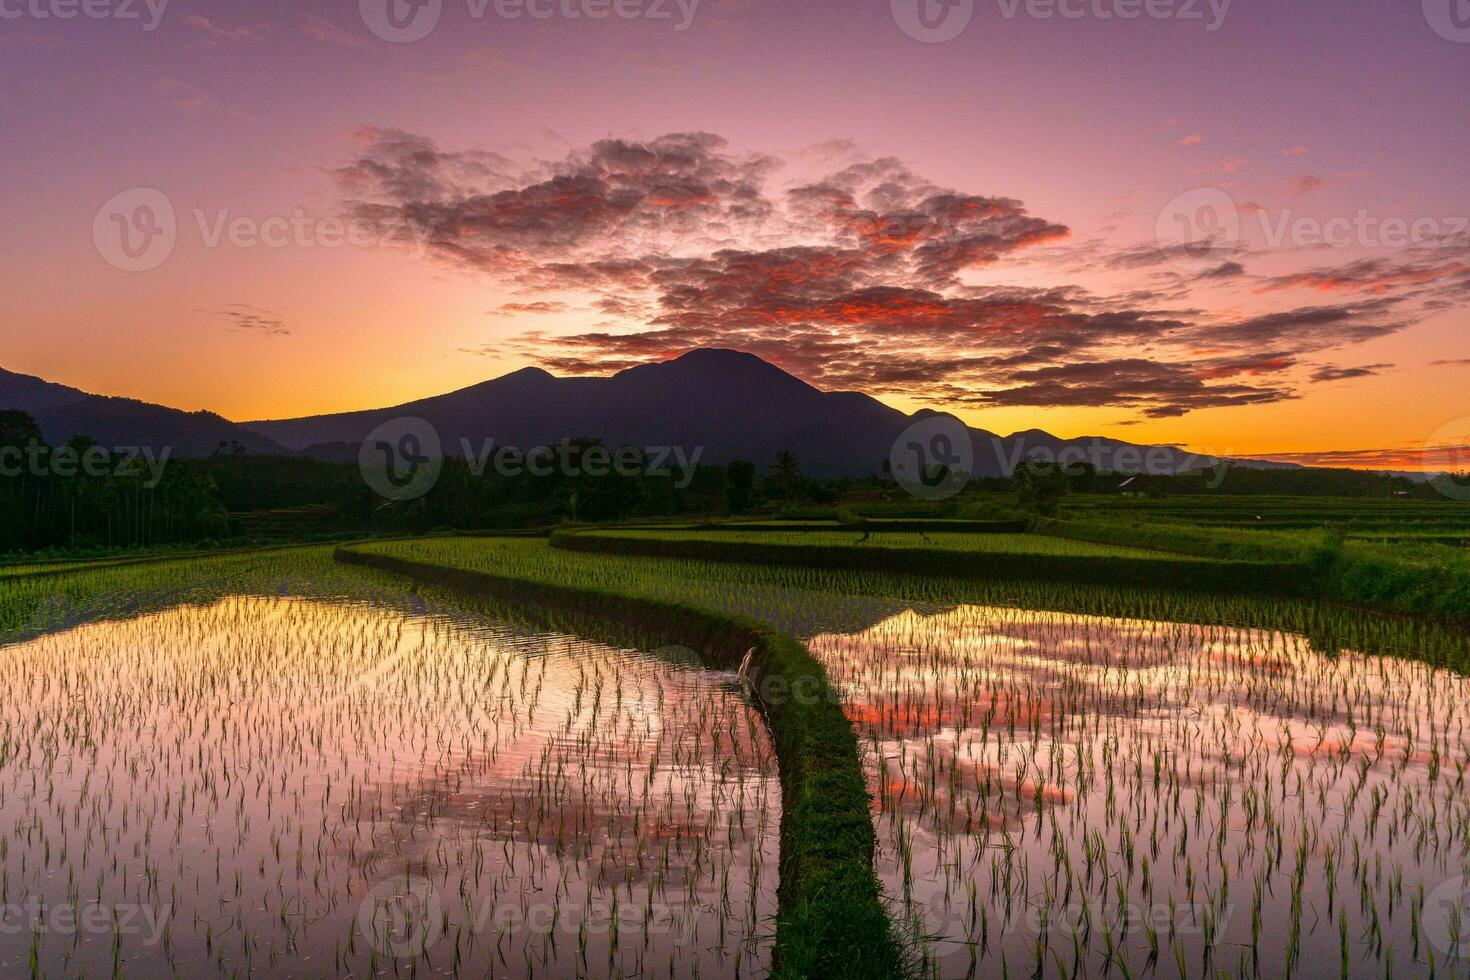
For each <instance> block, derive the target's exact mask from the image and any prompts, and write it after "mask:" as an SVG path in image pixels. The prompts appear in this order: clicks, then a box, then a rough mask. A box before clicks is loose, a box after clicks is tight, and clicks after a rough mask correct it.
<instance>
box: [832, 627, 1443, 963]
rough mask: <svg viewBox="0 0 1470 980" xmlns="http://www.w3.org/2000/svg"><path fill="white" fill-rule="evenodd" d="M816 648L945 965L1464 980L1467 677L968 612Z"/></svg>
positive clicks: (883, 852)
mask: <svg viewBox="0 0 1470 980" xmlns="http://www.w3.org/2000/svg"><path fill="white" fill-rule="evenodd" d="M809 646H810V647H811V649H812V650H813V652H814V653H815V654H816V655H817V656H818V657H820V658H821V659H822V660H823V662H824V663H825V664H826V666H827V668H828V671H829V673H830V674H831V676H832V677H833V680H834V683H835V684H837V686H838V687H839V689H840V690H841V691H842V692H843V693H844V697H845V699H846V701H847V710H848V713H849V716H850V717H851V718H852V720H853V722H854V725H855V726H856V727H857V729H858V731H859V733H860V738H861V739H862V741H863V743H864V746H865V751H866V757H867V770H868V774H869V782H870V791H871V794H872V797H873V806H874V820H875V825H876V827H877V829H878V839H879V843H880V850H879V855H878V862H877V863H878V871H879V874H880V877H881V878H882V880H883V882H884V885H885V888H886V890H887V891H888V893H889V895H890V896H891V897H892V899H893V900H894V901H895V903H896V904H897V906H898V909H899V911H900V914H902V915H903V916H905V917H907V918H908V919H910V920H912V921H914V922H916V923H917V924H918V926H919V929H920V931H921V933H922V935H923V937H924V939H925V943H926V955H927V965H926V972H929V973H931V974H932V975H935V976H971V975H975V974H976V972H977V971H984V972H994V971H1001V970H1002V969H1004V968H1005V967H1010V966H1014V965H1016V964H1029V965H1028V966H1027V967H1026V969H1027V970H1028V971H1029V972H1031V973H1032V974H1033V975H1042V974H1043V973H1055V974H1057V975H1103V974H1106V973H1108V972H1110V971H1113V970H1117V971H1118V972H1119V973H1120V975H1122V976H1138V975H1143V974H1145V973H1149V972H1152V971H1155V970H1158V969H1160V968H1162V967H1161V961H1162V960H1164V959H1165V958H1168V959H1171V960H1173V963H1174V965H1176V966H1177V968H1178V970H1179V973H1180V975H1181V976H1203V975H1216V974H1220V975H1227V976H1248V977H1255V976H1287V975H1293V974H1295V975H1303V976H1316V975H1324V972H1323V971H1325V970H1326V969H1327V968H1328V967H1327V965H1328V964H1333V969H1334V971H1336V970H1338V969H1340V970H1341V971H1342V973H1343V975H1353V976H1367V975H1388V976H1392V975H1395V970H1396V969H1397V970H1400V971H1403V970H1409V971H1411V972H1423V971H1425V970H1427V969H1428V963H1429V956H1430V955H1436V956H1438V968H1439V969H1440V971H1442V973H1444V974H1445V975H1464V974H1465V973H1466V971H1467V970H1470V959H1467V958H1465V955H1464V954H1465V953H1466V952H1470V949H1467V948H1465V947H1462V946H1460V945H1459V943H1458V942H1457V941H1454V940H1453V939H1452V938H1450V934H1449V933H1448V932H1447V927H1446V919H1445V917H1444V914H1443V911H1442V910H1441V909H1427V908H1426V904H1425V897H1424V896H1425V894H1426V893H1428V894H1430V895H1435V894H1443V893H1444V890H1445V888H1446V887H1449V888H1450V889H1451V890H1453V889H1454V888H1455V887H1456V884H1457V883H1459V884H1460V885H1461V887H1462V886H1463V882H1464V881H1465V880H1466V879H1465V878H1464V877H1463V876H1465V875H1467V874H1470V795H1467V792H1466V790H1467V787H1466V785H1465V782H1464V773H1465V771H1466V767H1467V765H1470V727H1467V724H1466V719H1465V715H1464V711H1463V706H1464V705H1465V704H1466V698H1467V696H1470V681H1467V680H1466V679H1465V678H1464V677H1461V676H1459V675H1455V674H1451V673H1449V672H1447V671H1444V670H1442V669H1437V668H1434V667H1431V666H1429V665H1426V664H1424V663H1417V662H1413V661H1407V660H1399V659H1394V658H1387V657H1369V656H1363V655H1360V654H1356V653H1339V654H1337V655H1335V656H1327V655H1324V654H1323V653H1322V652H1320V651H1318V650H1316V649H1315V648H1314V647H1313V646H1312V644H1311V642H1310V641H1308V640H1306V639H1305V638H1303V637H1300V636H1293V635H1291V634H1286V633H1280V632H1275V631H1269V630H1259V629H1250V628H1235V627H1220V626H1201V625H1190V624H1185V623H1175V622H1160V621H1147V620H1136V619H1115V618H1102V617H1094V616H1083V615H1076V614H1065V613H1061V614H1059V613H1047V612H1036V611H1026V610H1019V609H1007V608H997V607H984V606H971V605H962V606H958V607H953V608H950V609H948V610H943V611H938V612H933V613H930V614H924V613H921V612H917V611H913V610H908V611H905V612H902V613H899V614H897V615H894V616H891V617H889V618H887V619H884V620H883V621H881V622H879V623H877V624H875V625H873V626H871V627H869V628H867V629H863V630H858V631H850V632H825V633H821V634H818V635H815V636H812V637H811V638H810V640H809ZM1437 889H1438V892H1437V891H1436V890H1437ZM1459 894H1460V893H1459V892H1456V893H1455V895H1456V897H1458V896H1459ZM1430 913H1432V914H1433V917H1434V919H1435V926H1434V929H1435V930H1437V931H1436V933H1435V934H1434V936H1433V939H1432V941H1424V940H1423V938H1422V937H1421V933H1420V925H1419V924H1420V923H1421V922H1423V921H1424V917H1425V916H1426V915H1427V914H1430ZM1059 950H1060V951H1061V953H1062V955H1061V956H1060V958H1057V957H1053V956H1052V955H1051V953H1052V952H1057V951H1059ZM1450 954H1459V955H1458V956H1454V955H1450Z"/></svg>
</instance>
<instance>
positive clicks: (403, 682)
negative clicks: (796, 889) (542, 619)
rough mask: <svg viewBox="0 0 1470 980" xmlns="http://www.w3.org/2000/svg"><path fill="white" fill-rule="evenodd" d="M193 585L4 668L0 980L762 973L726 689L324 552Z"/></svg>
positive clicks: (99, 599) (31, 634) (40, 633)
mask: <svg viewBox="0 0 1470 980" xmlns="http://www.w3.org/2000/svg"><path fill="white" fill-rule="evenodd" d="M186 565H187V567H185V568H172V567H171V566H157V567H150V568H149V569H147V570H146V571H145V570H141V569H129V570H127V571H126V572H121V571H118V570H114V571H104V572H97V573H92V574H94V575H103V576H105V577H106V579H107V580H105V581H103V582H100V583H88V582H85V581H70V582H67V583H63V584H64V585H65V586H68V587H70V589H71V594H70V595H69V596H68V595H65V594H58V596H57V598H56V602H54V603H42V604H39V608H38V609H37V607H35V606H30V607H29V608H31V609H32V610H33V611H34V613H35V614H38V615H40V616H41V617H43V618H42V619H35V618H34V614H33V617H32V618H31V619H30V620H29V621H27V622H24V623H22V624H21V628H20V629H13V630H11V631H9V632H8V634H7V635H9V636H10V637H12V638H13V640H12V642H10V643H7V644H6V645H4V646H0V682H3V684H4V686H5V688H6V690H7V698H6V699H5V701H4V702H3V705H0V828H3V836H0V906H3V907H4V909H5V910H6V917H7V918H6V922H5V926H6V928H5V929H4V930H3V931H0V975H3V976H25V975H32V976H39V975H45V976H103V975H128V976H163V975H221V976H244V975H264V976H301V977H305V976H324V975H328V976H347V975H352V976H371V975H388V974H401V973H406V974H414V975H455V976H458V975H467V976H490V975H494V976H505V975H517V976H520V975H539V976H577V975H586V976H605V975H645V974H646V975H654V974H662V975H691V974H695V973H697V974H698V975H702V976H745V975H762V974H763V973H764V972H765V970H766V968H767V967H768V966H769V954H770V940H771V921H772V919H773V917H774V914H775V889H776V870H775V869H776V861H777V841H778V838H777V828H778V826H779V820H780V787H779V783H778V781H777V776H776V769H775V763H774V758H773V753H772V749H771V743H770V739H769V737H768V734H767V731H766V728H765V724H764V722H763V720H762V718H761V717H760V714H759V713H758V711H757V710H756V709H755V707H754V706H753V705H752V704H751V703H750V702H749V700H748V699H747V698H746V697H745V695H744V694H743V692H742V690H741V688H740V687H739V685H738V684H737V683H736V682H735V680H734V678H732V677H731V676H729V675H726V674H721V673H717V672H713V671H710V670H706V669H704V668H703V667H702V666H701V665H700V662H699V660H698V658H697V656H695V655H694V654H693V652H692V651H687V650H679V649H673V650H669V649H665V650H655V651H652V652H640V651H637V650H629V649H619V648H614V647H609V646H605V645H602V644H598V643H594V642H590V641H587V640H584V639H580V638H578V637H575V636H569V635H564V634H558V633H551V632H545V631H535V630H531V629H528V628H527V627H525V626H523V625H517V623H516V622H515V621H514V620H513V618H505V617H499V616H497V615H496V614H495V613H494V612H493V611H487V610H484V609H477V608H475V607H474V606H473V605H470V606H465V605H460V604H458V603H457V602H456V601H455V599H454V598H453V597H449V596H445V595H433V594H430V593H426V592H425V591H424V590H412V589H409V588H407V587H406V583H404V582H403V581H401V580H392V579H389V578H386V577H384V576H380V575H375V574H373V573H370V572H358V571H355V570H347V569H343V568H341V567H338V566H335V565H333V564H332V563H331V561H330V553H329V552H326V551H322V550H317V551H307V552H300V553H291V554H273V555H270V556H268V557H261V558H258V559H249V558H239V559H231V560H228V561H220V562H191V563H186ZM78 578H79V579H85V578H87V575H86V574H85V573H81V574H79V576H78ZM57 584H58V583H56V582H54V581H53V582H52V583H51V585H52V586H56V585H57ZM89 586H96V587H98V588H101V589H102V590H103V591H101V592H95V591H94V592H89V591H88V588H89ZM0 596H3V599H0V601H3V602H4V603H5V604H6V605H7V606H11V607H14V606H16V605H19V606H21V607H22V608H23V610H24V608H26V607H27V606H28V604H27V602H26V598H27V596H26V595H25V593H24V591H23V590H20V589H18V588H9V589H6V590H4V591H0ZM12 622H14V617H12Z"/></svg>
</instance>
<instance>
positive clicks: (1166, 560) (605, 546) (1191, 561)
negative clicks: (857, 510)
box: [551, 528, 1307, 594]
mask: <svg viewBox="0 0 1470 980" xmlns="http://www.w3.org/2000/svg"><path fill="white" fill-rule="evenodd" d="M551 543H552V546H553V547H555V548H559V549H563V550H568V551H584V552H599V553H604V554H623V555H643V556H647V557H654V558H682V559H694V560H708V561H732V562H749V563H760V564H765V565H802V566H808V567H814V568H840V569H847V570H850V571H880V572H881V571H888V572H895V573H901V574H908V575H934V576H945V577H952V578H972V579H992V580H1001V579H1028V580H1035V581H1048V582H1079V583H1093V584H1116V585H1133V586H1136V587H1139V588H1150V587H1155V586H1159V585H1168V586H1169V587H1171V588H1176V589H1196V590H1202V591H1221V592H1275V593H1284V594H1293V593H1299V592H1301V591H1302V590H1303V589H1304V588H1305V587H1306V585H1307V583H1306V579H1305V572H1306V569H1305V566H1304V565H1302V564H1301V563H1300V562H1297V561H1292V560H1285V559H1279V560H1271V559H1265V560H1262V559H1255V560H1228V561H1225V560H1216V559H1214V558H1208V557H1196V556H1184V555H1178V554H1168V553H1165V552H1162V551H1145V550H1141V549H1136V548H1131V547H1129V546H1128V545H1126V544H1122V543H1120V542H1106V543H1103V544H1091V543H1086V542H1078V541H1068V540H1065V539H1062V538H1056V537H1043V536H1038V535H1004V534H991V535H969V534H943V533H936V534H933V535H920V534H917V533H908V532H895V533H892V534H882V533H879V534H869V535H868V536H867V537H866V539H865V538H864V537H863V535H862V534H861V533H856V534H855V533H852V532H825V531H806V532H799V533H796V534H790V535H782V534H779V533H769V532H749V533H746V532H728V531H720V532H708V531H682V530H679V529H676V528H667V529H663V530H652V529H646V528H643V529H637V530H595V529H586V528H582V529H576V530H566V531H560V532H557V533H556V534H553V535H552V537H551Z"/></svg>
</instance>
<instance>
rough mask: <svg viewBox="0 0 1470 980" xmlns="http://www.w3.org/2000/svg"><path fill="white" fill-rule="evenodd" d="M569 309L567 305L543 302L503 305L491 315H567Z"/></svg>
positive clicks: (549, 301) (551, 301) (492, 311)
mask: <svg viewBox="0 0 1470 980" xmlns="http://www.w3.org/2000/svg"><path fill="white" fill-rule="evenodd" d="M567 309H568V307H567V304H565V303H559V302H556V301H554V300H543V301H540V302H536V303H502V304H501V305H500V306H499V307H497V308H496V309H493V310H491V311H490V313H491V314H492V315H494V316H514V315H515V314H517V313H565V312H566V311H567Z"/></svg>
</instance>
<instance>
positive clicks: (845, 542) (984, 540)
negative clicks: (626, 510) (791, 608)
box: [585, 528, 1180, 560]
mask: <svg viewBox="0 0 1470 980" xmlns="http://www.w3.org/2000/svg"><path fill="white" fill-rule="evenodd" d="M585 533H590V534H595V535H596V536H598V537H602V538H625V539H631V540H638V541H718V542H732V541H734V542H744V543H747V544H763V545H777V546H796V547H820V548H896V549H901V550H913V549H938V550H941V551H960V552H974V553H1006V554H1017V555H1065V556H1069V557H1088V558H1163V559H1165V560H1175V559H1178V558H1179V557H1180V556H1178V555H1171V554H1167V553H1161V552H1157V551H1147V550H1145V549H1143V548H1129V547H1123V546H1119V545H1110V544H1090V543H1087V542H1082V541H1070V540H1067V539H1065V538H1052V537H1045V536H1042V535H1038V534H964V533H959V532H950V531H935V532H923V533H920V532H917V531H880V530H873V531H867V532H865V531H860V530H841V531H840V530H832V531H794V532H789V531H779V530H766V529H763V528H762V529H757V530H744V529H742V530H738V531H737V530H733V529H732V530H728V531H706V530H689V531H686V530H682V529H680V530H676V529H642V528H639V529H636V530H635V529H627V530H610V531H602V530H594V531H588V532H585Z"/></svg>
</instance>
